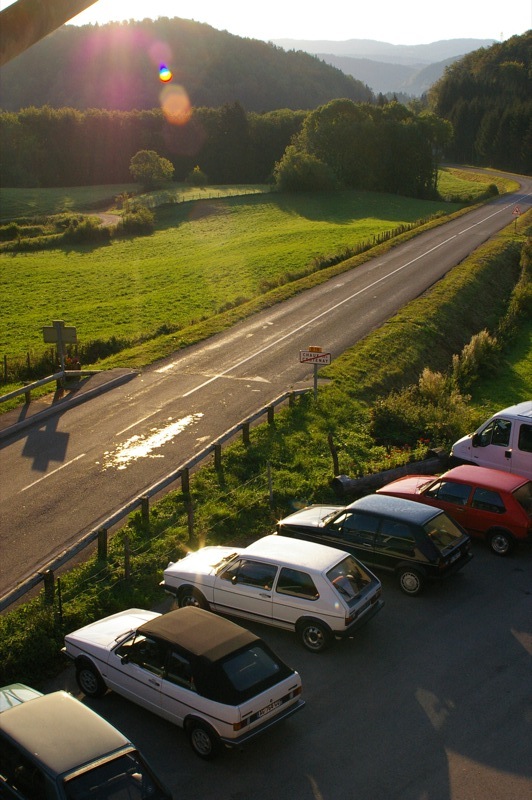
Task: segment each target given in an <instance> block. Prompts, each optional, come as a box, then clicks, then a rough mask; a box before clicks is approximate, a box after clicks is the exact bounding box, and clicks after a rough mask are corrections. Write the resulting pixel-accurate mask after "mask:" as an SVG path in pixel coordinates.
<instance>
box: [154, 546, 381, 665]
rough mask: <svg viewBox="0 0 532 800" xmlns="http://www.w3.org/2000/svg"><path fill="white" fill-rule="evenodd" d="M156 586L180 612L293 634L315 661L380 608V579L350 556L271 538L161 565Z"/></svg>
mask: <svg viewBox="0 0 532 800" xmlns="http://www.w3.org/2000/svg"><path fill="white" fill-rule="evenodd" d="M161 585H162V586H163V587H164V589H165V590H166V591H167V592H169V593H170V594H173V595H175V597H176V600H177V603H178V605H179V606H181V607H183V606H190V605H193V606H200V607H202V608H205V609H209V610H212V611H217V612H219V613H221V614H229V615H232V616H237V617H242V618H243V619H247V620H251V621H254V622H263V623H266V624H267V625H273V626H275V627H278V628H285V629H286V630H295V631H296V633H297V634H298V635H299V637H300V639H301V642H302V643H303V645H304V646H305V647H306V648H307V649H308V650H310V651H312V652H315V653H317V652H320V651H321V650H323V649H324V648H325V647H327V645H328V644H329V643H330V642H331V641H332V639H333V638H335V637H339V638H340V637H346V636H352V635H353V633H354V632H355V631H356V630H357V628H359V627H360V626H361V625H363V624H364V623H366V622H367V621H368V620H369V619H371V617H372V616H373V615H374V614H376V613H377V611H379V610H380V609H381V608H382V606H383V605H384V603H383V600H382V599H381V591H382V589H381V583H380V581H379V579H378V578H377V577H376V576H375V575H374V574H373V573H372V572H370V571H369V569H367V567H365V566H364V565H363V564H361V563H360V561H357V559H356V558H354V557H353V556H351V555H349V553H346V552H344V551H342V550H337V549H336V548H333V547H328V546H326V545H321V544H316V543H314V542H305V541H301V540H299V539H291V538H288V537H286V536H279V535H277V534H273V535H271V536H265V537H263V538H262V539H259V540H258V541H256V542H254V543H253V544H251V545H249V546H248V547H246V548H241V547H240V548H239V547H203V548H201V549H200V550H197V551H196V552H194V553H189V554H188V555H187V556H185V557H184V558H182V559H181V560H180V561H176V562H175V563H170V564H169V565H168V567H167V568H166V569H165V571H164V580H163V582H162V584H161Z"/></svg>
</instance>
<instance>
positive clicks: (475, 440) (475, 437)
mask: <svg viewBox="0 0 532 800" xmlns="http://www.w3.org/2000/svg"><path fill="white" fill-rule="evenodd" d="M471 444H472V446H473V447H478V445H479V437H478V433H474V434H473V436H472V437H471Z"/></svg>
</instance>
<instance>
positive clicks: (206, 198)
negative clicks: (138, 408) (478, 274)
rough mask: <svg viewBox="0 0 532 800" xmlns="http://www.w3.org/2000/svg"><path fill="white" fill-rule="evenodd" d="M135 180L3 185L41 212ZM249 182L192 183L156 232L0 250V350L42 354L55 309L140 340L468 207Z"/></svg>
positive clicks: (89, 334) (85, 337) (92, 332)
mask: <svg viewBox="0 0 532 800" xmlns="http://www.w3.org/2000/svg"><path fill="white" fill-rule="evenodd" d="M486 181H487V182H489V181H490V179H488V178H485V182H484V183H479V182H477V181H476V180H475V181H470V180H464V178H463V177H462V176H460V175H457V174H455V173H453V172H452V171H445V172H444V173H442V190H443V189H445V191H446V192H448V193H449V194H452V195H453V196H457V194H458V193H459V191H458V190H459V189H460V188H461V190H462V192H463V194H464V195H467V196H468V197H470V196H471V194H472V193H473V192H477V194H478V192H480V191H483V190H484V189H485V186H486ZM131 188H132V187H131V186H129V187H128V189H127V188H126V187H91V188H90V191H89V189H87V188H85V189H83V188H82V189H79V190H77V189H72V190H41V192H38V191H37V190H31V191H30V190H2V193H1V199H2V209H3V210H4V209H5V207H6V205H7V207H8V209H9V206H11V209H14V208H15V207H16V202H15V199H14V195H13V193H15V194H17V193H19V197H18V203H19V207H22V206H25V207H26V208H27V207H28V206H29V205H32V207H33V208H34V211H35V213H36V214H37V213H43V212H44V210H45V209H48V210H50V209H51V208H54V209H56V210H58V209H60V208H64V207H65V203H67V202H68V204H69V208H70V209H71V210H79V209H80V208H83V207H85V208H87V207H89V206H90V205H91V204H92V205H94V203H95V202H97V201H99V200H102V199H104V198H105V196H106V195H105V192H106V191H107V196H108V197H112V196H115V195H116V194H117V193H118V190H119V189H122V190H124V189H126V190H129V191H131ZM226 188H227V187H226ZM230 188H231V190H232V191H234V192H239V193H240V195H241V194H242V192H243V191H245V190H244V189H242V187H240V188H239V187H230ZM248 188H249V190H250V191H251V192H253V194H251V195H247V196H229V195H227V194H226V195H225V196H223V197H214V196H211V195H212V194H213V193H214V192H215V191H219V192H220V193H223V192H224V188H223V187H219V188H218V189H217V188H216V187H215V189H214V190H211V189H209V190H197V189H194V190H190V191H191V192H195V193H196V194H195V195H194V194H189V195H188V196H189V197H195V196H197V197H198V198H199V199H197V200H189V201H188V202H172V203H171V204H166V205H161V206H160V207H159V208H158V209H157V211H156V218H157V227H156V231H155V233H154V234H153V235H151V236H149V237H137V238H134V239H130V240H112V241H111V243H110V244H108V245H105V246H93V247H89V246H83V247H81V246H80V247H73V246H71V247H70V248H68V249H67V248H66V247H65V248H61V249H57V250H47V251H41V252H35V253H24V254H17V255H7V254H3V255H2V256H0V259H1V262H2V271H1V278H0V290H1V293H2V298H3V313H2V316H1V319H0V355H2V356H5V357H6V358H7V359H8V360H9V359H25V358H26V354H27V353H30V354H31V355H32V357H33V356H38V355H39V354H40V353H42V352H43V351H44V348H45V346H44V343H43V341H42V327H43V326H44V325H49V324H50V323H51V322H52V321H53V320H54V319H63V320H64V321H65V322H66V324H67V325H74V326H75V327H76V328H77V331H78V339H79V341H80V342H81V343H82V344H83V343H88V342H90V341H93V340H97V339H101V340H104V341H106V340H108V339H109V338H111V337H116V338H117V339H120V340H125V341H127V342H129V343H131V344H134V343H137V342H140V341H143V340H146V339H147V338H150V337H156V336H157V334H158V332H161V331H163V332H164V331H168V330H171V331H175V330H183V329H186V328H187V327H189V326H191V325H194V324H195V323H197V322H199V321H201V320H208V319H211V318H212V317H213V316H215V315H217V314H219V313H220V312H223V311H224V310H226V309H228V308H231V307H234V306H239V305H241V304H242V303H244V302H245V301H246V300H251V299H253V298H256V297H258V296H260V295H263V294H264V293H266V292H268V291H269V290H270V289H272V288H273V287H275V286H279V285H283V284H286V283H289V282H291V281H293V280H294V279H296V278H298V277H301V276H302V275H305V274H307V273H308V272H312V271H313V270H314V269H316V263H317V262H319V261H320V259H323V258H326V257H328V256H330V255H334V254H339V253H343V252H344V251H346V249H349V248H356V247H357V245H359V244H360V243H367V242H369V243H371V242H373V241H374V240H375V239H376V237H379V236H380V235H383V234H385V233H386V232H393V231H395V230H397V229H399V228H401V226H409V225H413V224H415V223H416V222H418V221H419V220H426V219H428V218H431V217H433V216H438V215H442V214H450V213H452V212H453V211H456V210H457V209H459V208H460V207H461V206H460V204H456V203H455V204H452V203H446V202H444V201H423V200H415V199H412V198H405V197H399V196H395V195H383V194H376V193H367V192H354V191H345V192H334V193H308V194H301V195H281V194H273V193H270V194H259V193H258V192H259V190H260V187H248ZM263 188H264V187H263ZM111 189H112V191H111ZM176 191H177V190H176ZM227 191H229V190H227ZM61 192H63V195H61ZM24 194H26V195H27V197H26V200H24V199H23V197H24ZM9 197H11V199H10V200H9ZM61 197H62V198H63V199H61ZM39 198H41V199H40V201H39ZM8 200H9V201H8ZM167 200H168V198H167V197H166V195H165V194H164V193H163V195H162V196H161V194H160V193H157V195H156V196H155V199H154V196H150V198H146V202H149V201H151V204H155V205H156V204H157V203H159V202H163V201H165V202H167ZM40 203H41V204H42V205H40ZM158 355H159V354H158V353H157V352H156V351H154V350H153V349H152V351H150V352H148V353H145V354H144V355H139V356H138V357H137V356H135V358H136V361H135V365H137V366H141V365H142V364H145V363H147V362H148V361H149V360H151V359H153V358H155V357H158ZM129 363H130V364H131V363H132V362H131V360H130V362H129Z"/></svg>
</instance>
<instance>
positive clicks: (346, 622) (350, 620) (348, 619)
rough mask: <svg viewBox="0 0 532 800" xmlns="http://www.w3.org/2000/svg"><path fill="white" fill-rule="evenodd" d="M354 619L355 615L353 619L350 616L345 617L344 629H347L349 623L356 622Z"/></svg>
mask: <svg viewBox="0 0 532 800" xmlns="http://www.w3.org/2000/svg"><path fill="white" fill-rule="evenodd" d="M356 618H357V615H356V614H355V616H354V617H352V616H350V617H346V618H345V627H346V628H347V627H348V625H351V623H352V622H354V621H355V620H356Z"/></svg>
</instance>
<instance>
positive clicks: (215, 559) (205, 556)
mask: <svg viewBox="0 0 532 800" xmlns="http://www.w3.org/2000/svg"><path fill="white" fill-rule="evenodd" d="M241 551H242V548H239V547H202V548H201V549H200V550H196V551H195V552H192V553H189V554H188V555H186V556H185V557H184V558H182V559H180V560H179V561H176V562H175V563H173V564H168V566H167V568H166V569H165V571H164V575H165V578H166V577H168V576H172V575H173V576H178V575H179V576H183V577H187V576H190V575H193V576H196V577H197V576H198V575H202V576H205V575H214V574H215V573H216V569H217V567H218V566H219V564H220V563H221V561H223V559H226V558H228V557H229V556H231V555H232V554H233V553H234V554H238V553H240V552H241Z"/></svg>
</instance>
